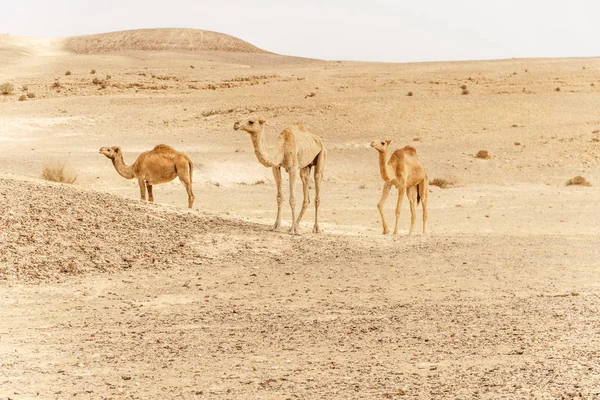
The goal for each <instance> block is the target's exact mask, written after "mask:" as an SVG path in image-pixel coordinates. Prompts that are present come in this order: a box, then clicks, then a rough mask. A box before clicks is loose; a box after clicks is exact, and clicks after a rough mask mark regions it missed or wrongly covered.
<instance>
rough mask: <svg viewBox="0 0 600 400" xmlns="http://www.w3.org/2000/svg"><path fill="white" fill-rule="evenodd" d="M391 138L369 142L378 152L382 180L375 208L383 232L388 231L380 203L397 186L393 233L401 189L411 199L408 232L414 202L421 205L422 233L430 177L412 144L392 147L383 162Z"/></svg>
mask: <svg viewBox="0 0 600 400" xmlns="http://www.w3.org/2000/svg"><path fill="white" fill-rule="evenodd" d="M390 143H391V140H380V141H374V142H372V143H371V147H373V148H375V149H376V150H377V151H378V152H379V170H380V173H381V177H382V178H383V180H384V182H385V184H384V187H383V193H382V196H381V200H380V201H379V203H378V204H377V209H378V210H379V213H380V215H381V223H382V225H383V233H384V234H386V233H388V232H389V229H388V227H387V224H386V222H385V216H384V214H383V205H384V203H385V200H386V199H387V196H388V195H389V192H390V189H391V187H392V186H395V187H396V188H397V189H398V202H397V205H396V224H395V227H394V234H397V233H398V221H399V218H400V206H401V205H402V197H403V196H404V192H406V196H407V197H408V200H409V202H410V211H411V220H410V231H409V235H410V234H412V231H413V228H414V223H415V218H416V214H415V203H416V205H418V204H419V203H421V204H422V205H423V233H425V225H426V222H427V193H428V191H429V178H428V177H427V171H425V168H424V167H423V165H422V164H421V162H420V161H419V159H418V158H417V151H416V149H415V148H414V147H412V146H405V147H404V148H402V149H398V150H396V151H394V152H393V153H392V155H391V157H390V159H389V161H387V162H386V158H387V154H388V152H389V145H390Z"/></svg>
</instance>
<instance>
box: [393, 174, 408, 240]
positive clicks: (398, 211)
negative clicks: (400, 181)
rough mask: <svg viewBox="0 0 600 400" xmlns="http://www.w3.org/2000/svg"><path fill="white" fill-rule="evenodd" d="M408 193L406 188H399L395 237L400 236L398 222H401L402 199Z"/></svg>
mask: <svg viewBox="0 0 600 400" xmlns="http://www.w3.org/2000/svg"><path fill="white" fill-rule="evenodd" d="M404 193H406V187H404V186H400V187H399V188H398V202H397V203H396V224H395V225H394V235H397V234H398V222H399V221H400V208H401V207H402V198H403V197H404Z"/></svg>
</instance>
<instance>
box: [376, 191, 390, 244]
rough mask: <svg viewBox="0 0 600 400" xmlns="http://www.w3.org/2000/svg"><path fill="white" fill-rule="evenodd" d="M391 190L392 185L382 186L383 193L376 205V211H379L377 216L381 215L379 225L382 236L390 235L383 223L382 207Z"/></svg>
mask: <svg viewBox="0 0 600 400" xmlns="http://www.w3.org/2000/svg"><path fill="white" fill-rule="evenodd" d="M391 188H392V184H391V183H389V182H386V183H385V184H384V185H383V193H381V199H380V200H379V203H377V209H378V210H379V214H380V215H381V224H382V225H383V234H384V235H386V234H388V233H390V230H389V229H388V227H387V224H386V223H385V216H384V215H383V205H384V204H385V200H386V199H387V197H388V195H389V194H390V189H391Z"/></svg>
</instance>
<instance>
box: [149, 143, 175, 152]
mask: <svg viewBox="0 0 600 400" xmlns="http://www.w3.org/2000/svg"><path fill="white" fill-rule="evenodd" d="M152 150H153V151H175V149H174V148H172V147H171V146H168V145H166V144H157V145H156V146H154V149H152Z"/></svg>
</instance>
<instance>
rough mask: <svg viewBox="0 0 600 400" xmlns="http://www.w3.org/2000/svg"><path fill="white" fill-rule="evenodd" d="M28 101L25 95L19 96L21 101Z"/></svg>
mask: <svg viewBox="0 0 600 400" xmlns="http://www.w3.org/2000/svg"><path fill="white" fill-rule="evenodd" d="M25 100H27V96H25V95H24V94H22V95H20V96H19V101H25Z"/></svg>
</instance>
